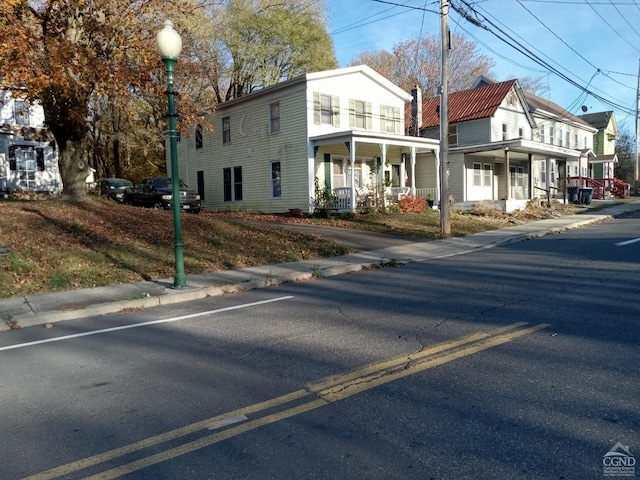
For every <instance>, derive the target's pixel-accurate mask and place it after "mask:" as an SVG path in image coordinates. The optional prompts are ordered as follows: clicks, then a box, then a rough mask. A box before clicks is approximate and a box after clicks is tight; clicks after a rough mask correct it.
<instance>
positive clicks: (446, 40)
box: [440, 0, 637, 237]
mask: <svg viewBox="0 0 640 480" xmlns="http://www.w3.org/2000/svg"><path fill="white" fill-rule="evenodd" d="M450 48H451V38H450V35H449V0H440V50H441V65H440V72H441V77H440V78H441V80H440V233H441V234H442V235H443V236H446V237H448V236H449V235H451V216H450V214H449V210H450V205H449V49H450ZM636 185H637V182H636Z"/></svg>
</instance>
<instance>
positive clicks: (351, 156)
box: [349, 137, 356, 212]
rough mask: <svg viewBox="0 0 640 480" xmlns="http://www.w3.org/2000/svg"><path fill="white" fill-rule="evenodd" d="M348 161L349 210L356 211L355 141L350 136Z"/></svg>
mask: <svg viewBox="0 0 640 480" xmlns="http://www.w3.org/2000/svg"><path fill="white" fill-rule="evenodd" d="M349 163H350V164H351V185H349V187H350V188H351V211H352V212H355V211H356V142H355V141H354V140H353V137H351V140H350V141H349Z"/></svg>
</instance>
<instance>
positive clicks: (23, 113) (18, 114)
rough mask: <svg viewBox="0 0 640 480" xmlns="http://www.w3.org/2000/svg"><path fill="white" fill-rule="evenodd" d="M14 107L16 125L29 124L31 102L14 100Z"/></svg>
mask: <svg viewBox="0 0 640 480" xmlns="http://www.w3.org/2000/svg"><path fill="white" fill-rule="evenodd" d="M13 109H14V113H15V119H16V125H23V126H28V125H29V102H27V101H25V100H14V101H13Z"/></svg>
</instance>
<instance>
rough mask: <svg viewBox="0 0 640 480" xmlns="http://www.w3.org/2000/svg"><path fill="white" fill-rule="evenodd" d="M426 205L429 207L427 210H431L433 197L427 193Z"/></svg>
mask: <svg viewBox="0 0 640 480" xmlns="http://www.w3.org/2000/svg"><path fill="white" fill-rule="evenodd" d="M427 205H429V208H433V195H431V194H430V193H427Z"/></svg>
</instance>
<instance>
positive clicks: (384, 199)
mask: <svg viewBox="0 0 640 480" xmlns="http://www.w3.org/2000/svg"><path fill="white" fill-rule="evenodd" d="M378 147H380V153H381V154H382V157H380V158H381V162H382V163H381V164H380V172H379V174H380V177H379V182H380V183H379V185H381V187H380V186H378V185H375V186H374V187H375V189H376V191H380V188H382V193H381V196H382V206H384V207H386V206H387V196H386V195H385V187H384V166H385V165H386V164H387V150H388V149H389V145H387V144H386V143H379V144H378ZM377 181H378V179H377ZM377 197H378V194H377V193H376V198H377Z"/></svg>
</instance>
